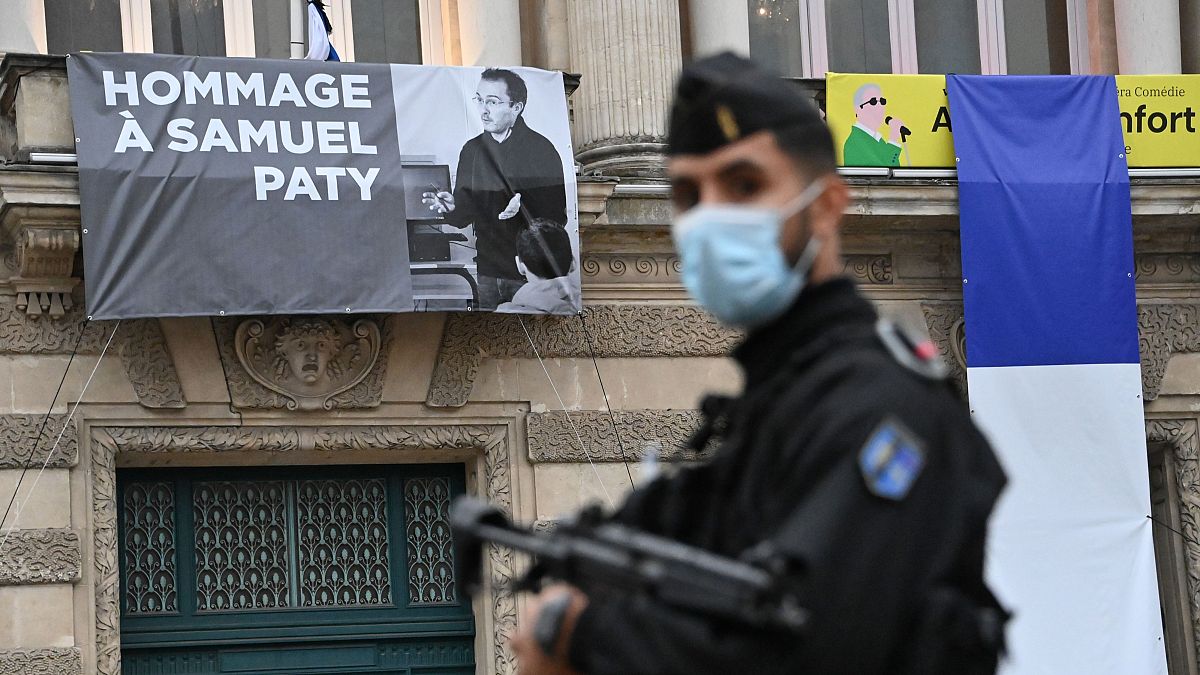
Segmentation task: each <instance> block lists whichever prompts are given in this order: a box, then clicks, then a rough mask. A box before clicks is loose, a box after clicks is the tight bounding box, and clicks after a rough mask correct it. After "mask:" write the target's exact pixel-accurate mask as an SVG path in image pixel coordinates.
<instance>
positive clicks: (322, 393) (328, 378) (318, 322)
mask: <svg viewBox="0 0 1200 675" xmlns="http://www.w3.org/2000/svg"><path fill="white" fill-rule="evenodd" d="M234 344H235V347H236V349H237V357H238V361H239V362H241V364H242V367H244V368H245V369H246V372H247V373H249V374H250V376H251V377H252V378H254V380H255V381H256V382H258V383H259V384H261V385H262V386H264V387H266V388H268V389H270V390H272V391H275V392H278V393H280V394H283V395H284V396H287V397H288V398H289V399H291V400H289V401H288V409H290V410H297V409H299V410H329V409H331V408H332V407H333V405H332V401H331V400H330V399H331V398H332V397H333V396H336V395H337V394H340V393H341V392H343V391H346V390H347V389H349V388H351V387H353V386H354V385H356V384H358V383H359V382H361V381H362V380H363V378H364V377H366V376H367V373H369V372H370V371H371V367H372V366H373V365H374V364H375V360H376V359H377V358H378V357H379V347H380V335H379V326H378V325H376V324H375V322H374V321H370V320H365V319H364V320H360V321H355V322H353V323H351V322H350V321H347V320H344V319H333V318H329V319H325V318H310V317H299V318H289V317H276V318H271V319H266V320H262V319H246V320H245V321H243V322H242V323H241V324H240V325H238V328H237V333H236V337H235V342H234Z"/></svg>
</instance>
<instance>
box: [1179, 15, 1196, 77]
mask: <svg viewBox="0 0 1200 675" xmlns="http://www.w3.org/2000/svg"><path fill="white" fill-rule="evenodd" d="M1179 26H1180V30H1179V35H1180V37H1181V38H1182V36H1184V35H1188V36H1190V37H1189V38H1188V39H1186V40H1181V42H1182V45H1181V46H1182V47H1183V64H1182V65H1183V72H1185V73H1200V40H1198V39H1196V36H1197V35H1200V0H1180V3H1179Z"/></svg>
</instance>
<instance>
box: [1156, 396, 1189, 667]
mask: <svg viewBox="0 0 1200 675" xmlns="http://www.w3.org/2000/svg"><path fill="white" fill-rule="evenodd" d="M1146 440H1148V441H1150V442H1156V441H1157V442H1165V443H1167V444H1169V445H1170V446H1171V448H1173V450H1174V453H1175V481H1176V487H1177V488H1178V490H1179V496H1180V500H1179V517H1180V523H1181V526H1182V532H1183V541H1184V545H1185V546H1186V559H1187V560H1186V564H1187V570H1186V572H1187V596H1188V603H1189V605H1190V607H1191V610H1192V634H1193V636H1195V638H1196V639H1195V642H1196V644H1197V648H1198V649H1200V434H1197V425H1196V420H1195V419H1194V418H1188V419H1150V420H1146ZM1198 657H1200V654H1198Z"/></svg>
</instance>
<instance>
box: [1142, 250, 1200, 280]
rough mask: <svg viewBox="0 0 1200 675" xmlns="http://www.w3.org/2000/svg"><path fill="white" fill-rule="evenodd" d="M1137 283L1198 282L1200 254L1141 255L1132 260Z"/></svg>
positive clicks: (1199, 276)
mask: <svg viewBox="0 0 1200 675" xmlns="http://www.w3.org/2000/svg"><path fill="white" fill-rule="evenodd" d="M1134 266H1135V278H1136V279H1137V280H1138V282H1139V283H1195V282H1197V281H1200V253H1142V254H1140V255H1138V256H1137V257H1136V258H1135V259H1134Z"/></svg>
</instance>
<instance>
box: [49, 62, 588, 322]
mask: <svg viewBox="0 0 1200 675" xmlns="http://www.w3.org/2000/svg"><path fill="white" fill-rule="evenodd" d="M67 65H68V71H69V76H70V87H71V93H72V97H71V101H72V104H73V117H74V127H75V130H76V132H77V133H78V137H79V139H80V140H79V141H78V142H77V143H76V146H77V149H78V156H79V173H80V196H81V202H82V204H81V215H82V219H83V225H84V227H83V235H84V236H83V239H84V241H83V247H82V248H83V255H84V265H85V267H86V268H87V269H88V274H87V276H86V279H85V284H86V291H87V303H88V310H89V312H90V314H91V315H92V316H94V317H96V318H137V317H147V316H236V315H260V314H286V313H301V314H327V313H338V314H356V313H371V312H414V311H477V310H482V311H498V312H520V313H536V314H560V315H569V314H573V313H575V312H577V311H579V309H580V292H579V265H578V260H579V234H578V232H579V228H578V219H577V217H576V207H575V199H576V186H575V175H574V164H573V161H572V157H573V154H572V149H571V141H570V131H569V126H568V118H567V106H566V96H565V91H564V86H563V76H562V74H561V73H557V72H552V71H545V70H537V69H533V68H512V69H505V68H489V69H485V68H475V67H450V66H403V65H384V64H359V63H329V62H322V61H312V60H291V61H284V60H275V59H252V60H247V59H220V58H206V57H190V56H164V55H155V54H79V55H77V56H75V57H73V58H71V59H70V60H69V62H68V64H67ZM112 195H118V196H121V197H126V196H132V195H138V196H139V198H121V199H111V198H110V197H111V196H112ZM146 195H148V196H149V197H145V196H146ZM213 261H220V264H218V265H214V264H213ZM299 261H304V262H303V263H300V262H299ZM298 263H299V264H298Z"/></svg>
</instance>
